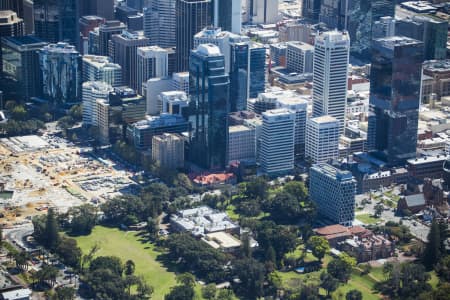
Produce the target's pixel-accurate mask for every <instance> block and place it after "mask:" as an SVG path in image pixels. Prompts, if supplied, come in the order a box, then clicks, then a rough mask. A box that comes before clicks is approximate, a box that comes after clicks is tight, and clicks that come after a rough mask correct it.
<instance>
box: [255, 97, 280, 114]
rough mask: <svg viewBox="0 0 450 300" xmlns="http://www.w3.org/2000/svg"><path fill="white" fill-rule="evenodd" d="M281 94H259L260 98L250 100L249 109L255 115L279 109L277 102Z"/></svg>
mask: <svg viewBox="0 0 450 300" xmlns="http://www.w3.org/2000/svg"><path fill="white" fill-rule="evenodd" d="M280 95H281V93H272V92H267V93H259V94H258V98H250V99H248V101H247V109H248V110H249V111H250V112H254V113H255V114H258V115H260V114H262V113H263V112H265V111H268V110H271V109H275V108H277V100H278V99H279V97H280Z"/></svg>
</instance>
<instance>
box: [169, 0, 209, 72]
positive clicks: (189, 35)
mask: <svg viewBox="0 0 450 300" xmlns="http://www.w3.org/2000/svg"><path fill="white" fill-rule="evenodd" d="M176 1H177V2H176V6H175V17H176V26H175V39H176V64H177V66H176V70H177V72H183V71H187V70H188V69H189V55H190V51H191V50H192V49H193V47H194V35H195V34H196V33H197V32H199V31H201V30H202V29H203V28H205V27H207V26H209V25H211V23H212V19H211V0H176Z"/></svg>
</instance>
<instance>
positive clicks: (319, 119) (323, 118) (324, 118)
mask: <svg viewBox="0 0 450 300" xmlns="http://www.w3.org/2000/svg"><path fill="white" fill-rule="evenodd" d="M310 121H312V122H315V123H318V124H324V123H335V122H339V121H338V120H337V119H336V118H335V117H333V116H330V115H325V116H321V117H316V118H311V119H310Z"/></svg>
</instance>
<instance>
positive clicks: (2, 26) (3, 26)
mask: <svg viewBox="0 0 450 300" xmlns="http://www.w3.org/2000/svg"><path fill="white" fill-rule="evenodd" d="M23 34H24V24H23V20H22V19H21V18H19V17H17V13H15V12H13V11H11V10H0V38H1V37H7V36H22V35H23Z"/></svg>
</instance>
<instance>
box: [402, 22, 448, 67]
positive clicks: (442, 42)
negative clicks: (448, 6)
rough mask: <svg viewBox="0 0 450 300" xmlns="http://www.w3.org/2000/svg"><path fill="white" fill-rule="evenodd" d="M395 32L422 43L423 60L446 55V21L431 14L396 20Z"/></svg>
mask: <svg viewBox="0 0 450 300" xmlns="http://www.w3.org/2000/svg"><path fill="white" fill-rule="evenodd" d="M395 34H396V35H398V36H407V37H410V38H412V39H416V40H419V41H422V42H423V43H424V60H433V59H445V58H446V57H447V34H448V21H446V20H442V19H439V18H437V17H431V16H413V17H412V18H409V19H400V20H396V24H395Z"/></svg>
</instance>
